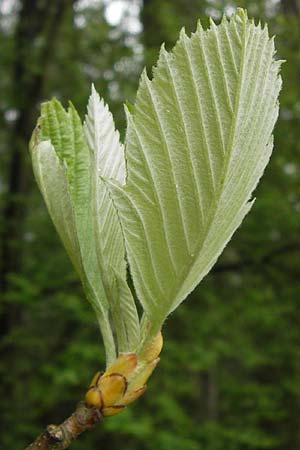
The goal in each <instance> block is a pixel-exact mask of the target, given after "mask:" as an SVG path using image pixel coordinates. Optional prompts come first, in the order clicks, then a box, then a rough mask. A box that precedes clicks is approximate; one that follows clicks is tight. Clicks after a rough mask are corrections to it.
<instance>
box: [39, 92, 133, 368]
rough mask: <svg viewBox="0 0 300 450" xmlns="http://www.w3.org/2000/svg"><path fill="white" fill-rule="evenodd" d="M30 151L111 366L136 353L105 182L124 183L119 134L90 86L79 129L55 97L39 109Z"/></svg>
mask: <svg viewBox="0 0 300 450" xmlns="http://www.w3.org/2000/svg"><path fill="white" fill-rule="evenodd" d="M31 148H32V155H33V165H34V170H35V173H36V177H37V180H38V183H39V186H40V189H41V192H42V194H43V196H44V198H45V201H46V204H47V207H48V210H49V213H50V215H51V217H52V220H53V222H54V224H55V226H56V228H57V230H58V233H59V234H60V236H61V238H62V241H63V243H64V245H65V247H66V249H67V252H68V254H69V255H70V257H71V260H72V262H73V264H74V265H75V267H76V269H77V271H78V273H79V275H80V277H81V281H82V284H83V287H84V290H85V293H86V295H87V298H88V299H89V300H90V302H91V304H92V305H93V307H94V309H95V311H96V314H97V317H98V320H99V324H100V328H101V331H102V333H103V334H104V340H105V345H106V352H107V364H110V363H111V362H112V361H113V360H114V358H115V356H116V350H117V351H118V352H120V351H123V352H128V351H133V350H134V349H135V348H136V347H137V345H138V340H139V318H138V314H137V311H136V306H135V302H134V299H133V297H132V294H131V292H130V289H129V288H128V286H127V283H126V274H127V268H126V261H125V246H124V239H123V235H122V230H121V225H120V222H119V219H118V215H117V211H116V209H115V206H114V205H113V202H112V198H111V195H110V193H109V190H108V188H107V184H106V183H105V181H104V179H103V178H102V177H104V176H105V177H107V178H113V179H114V180H115V181H116V182H120V183H124V182H125V159H124V150H123V147H122V145H121V144H120V142H119V134H118V133H117V132H116V131H115V128H114V122H113V119H112V116H111V114H110V112H109V111H108V108H107V106H105V105H104V103H103V101H102V100H100V98H99V95H98V94H97V93H96V91H95V89H94V88H92V94H91V97H90V100H89V104H88V114H87V116H86V121H85V124H84V127H83V126H82V123H81V120H80V118H79V116H78V114H77V112H76V110H75V108H74V107H73V105H72V104H70V106H69V109H68V110H67V111H65V110H64V108H63V107H62V105H61V104H60V103H59V102H58V101H57V100H55V99H54V100H52V101H51V102H46V103H45V104H43V105H42V115H41V118H40V119H39V121H38V129H37V130H36V132H35V133H34V136H33V139H32V146H31ZM125 286H126V287H125ZM114 336H115V338H116V343H115V342H114ZM115 344H117V347H118V348H117V349H116V348H115V347H116V345H115Z"/></svg>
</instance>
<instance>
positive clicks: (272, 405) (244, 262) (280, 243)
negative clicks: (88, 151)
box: [0, 0, 300, 450]
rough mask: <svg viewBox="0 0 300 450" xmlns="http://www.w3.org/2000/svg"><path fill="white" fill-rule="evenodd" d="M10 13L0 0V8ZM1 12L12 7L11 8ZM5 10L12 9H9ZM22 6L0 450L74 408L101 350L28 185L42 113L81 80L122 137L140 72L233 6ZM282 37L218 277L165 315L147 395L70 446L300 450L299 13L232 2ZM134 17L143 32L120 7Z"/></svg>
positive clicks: (9, 152) (12, 81)
mask: <svg viewBox="0 0 300 450" xmlns="http://www.w3.org/2000/svg"><path fill="white" fill-rule="evenodd" d="M4 3H5V2H4ZM6 3H9V2H6ZM11 3H12V4H14V2H11ZM111 3H116V2H114V1H106V2H100V1H99V2H97V1H95V2H82V1H70V0H53V1H51V2H47V1H46V0H36V1H34V2H33V1H32V0H30V1H29V0H20V1H19V2H15V7H14V8H12V10H11V11H9V13H5V8H4V7H2V10H1V11H2V12H1V17H0V61H1V67H0V91H1V98H0V158H1V166H0V193H1V204H0V206H1V222H0V232H1V243H0V246H1V257H2V260H1V267H0V278H1V302H0V334H1V341H0V353H1V356H0V377H1V385H0V402H1V408H0V411H1V413H0V415H1V417H0V448H7V449H8V448H9V449H12V450H17V449H19V448H24V447H25V446H26V444H28V443H29V442H30V440H31V439H32V438H33V437H34V435H36V434H37V433H38V432H39V431H40V430H42V428H43V427H44V426H45V425H46V424H48V423H51V422H59V421H61V420H63V419H64V418H65V417H66V416H67V415H68V414H69V413H70V412H71V411H72V410H73V407H74V403H76V401H77V400H79V399H80V398H81V397H82V396H83V395H84V391H85V387H86V385H87V384H88V383H89V381H90V378H91V376H92V375H93V374H94V372H95V371H96V370H99V369H101V368H102V367H103V364H104V352H103V347H102V343H101V338H100V335H99V332H98V327H97V324H96V321H95V318H94V316H93V313H92V311H91V309H90V308H89V305H88V304H87V302H85V301H84V299H83V295H82V291H81V289H80V285H79V282H78V280H77V278H76V276H75V273H74V272H73V270H72V268H71V265H70V263H69V261H68V259H67V256H66V255H65V252H64V250H63V248H62V246H61V244H60V242H59V240H58V237H57V235H56V233H55V231H54V228H53V226H52V224H51V222H50V219H49V217H48V215H47V213H46V208H45V206H44V204H43V202H42V198H41V196H40V194H39V192H38V189H37V187H36V185H35V183H34V181H33V176H32V171H31V167H30V160H29V155H28V154H27V142H28V140H29V136H30V134H31V131H32V128H33V125H34V123H35V120H36V118H37V116H38V108H39V103H40V102H41V101H42V100H44V99H47V98H49V97H51V96H52V95H56V96H57V97H58V98H59V99H61V100H62V101H66V100H68V99H69V98H72V100H73V102H74V104H75V105H76V107H77V108H78V109H79V111H80V112H81V114H82V115H83V113H84V109H85V106H86V103H87V98H88V95H89V90H90V83H91V81H94V82H95V85H96V88H97V89H98V90H99V92H101V94H102V95H103V97H104V98H105V100H106V101H107V102H109V104H110V105H111V109H112V112H113V113H114V115H115V117H116V122H117V126H118V127H119V128H120V129H122V130H123V132H124V125H125V118H124V113H123V108H122V102H124V101H125V100H129V101H133V100H134V95H135V90H136V87H137V83H138V78H139V74H140V72H141V69H142V67H143V65H144V64H146V65H147V67H150V66H151V65H152V64H153V63H154V62H155V60H156V58H157V54H158V48H159V45H160V44H161V42H163V41H165V42H166V46H167V47H168V48H170V46H172V45H173V44H174V43H175V40H176V39H177V36H178V32H179V30H180V28H181V27H182V26H183V25H185V26H186V29H187V30H188V31H190V30H193V29H194V28H195V24H196V19H197V18H198V17H201V18H202V19H203V22H204V23H206V21H207V16H208V14H211V15H213V16H214V17H215V18H216V20H218V19H219V17H220V14H221V12H223V11H224V10H225V11H226V12H227V13H230V11H232V9H233V8H234V7H235V6H237V5H236V4H235V2H234V1H230V2H229V1H226V0H223V1H221V0H220V1H219V0H215V1H200V0H144V2H140V1H135V0H132V1H127V2H126V1H124V3H125V4H126V5H127V12H128V11H129V13H127V14H126V13H125V14H124V15H123V18H122V20H121V22H120V23H119V24H118V25H116V26H112V25H111V24H110V23H109V22H108V20H107V15H106V14H105V8H107V7H110V4H111ZM238 6H242V7H246V8H247V9H248V11H249V15H250V16H254V17H259V18H261V19H262V20H267V21H268V23H269V27H270V31H271V33H273V34H276V35H277V48H278V56H279V58H284V59H286V60H287V63H286V64H284V66H283V69H282V76H283V81H284V88H283V91H282V94H281V114H280V118H279V122H278V124H277V126H276V129H275V148H274V154H273V157H272V159H271V163H270V165H269V167H268V169H267V171H266V173H265V176H264V178H263V181H262V183H261V184H260V186H259V188H258V189H257V191H256V194H255V195H256V197H257V202H256V204H255V206H254V208H253V210H252V212H251V214H250V215H249V216H247V218H246V220H245V222H244V224H243V226H242V227H241V229H240V230H238V232H237V233H236V235H235V236H234V238H233V240H232V241H231V243H230V245H229V246H228V248H227V249H226V251H225V253H224V254H223V256H222V258H221V259H220V260H219V261H218V263H217V265H216V266H215V268H214V270H213V272H212V273H211V274H210V275H209V276H208V277H207V278H206V279H205V280H204V282H203V283H202V284H201V285H200V286H199V287H198V288H197V289H196V290H195V291H194V292H193V294H192V295H191V298H190V299H188V300H187V302H185V303H184V304H183V305H182V306H181V307H180V308H179V309H178V310H177V311H176V312H175V313H174V314H173V315H172V316H171V317H170V318H169V319H168V321H167V323H166V326H165V329H164V336H165V347H164V351H163V353H162V358H161V362H160V364H159V366H158V368H157V369H156V371H155V374H154V375H153V377H152V379H151V380H150V383H149V390H148V393H147V394H145V396H144V397H143V398H141V399H140V400H139V401H137V402H136V403H135V404H134V405H132V406H131V407H130V408H128V409H127V410H126V411H125V412H123V413H122V414H120V415H119V416H116V417H113V418H111V419H108V420H106V421H104V422H103V423H102V424H101V425H99V426H98V427H97V429H95V430H93V431H92V432H90V433H86V434H85V435H84V436H82V437H81V438H80V439H78V441H77V442H76V443H75V444H74V445H73V448H74V450H76V449H77V450H83V449H91V450H92V449H95V450H96V449H100V448H107V449H110V450H114V449H117V448H122V449H123V450H126V449H130V450H134V449H145V450H154V449H157V448H158V449H160V450H169V449H170V450H171V449H172V450H194V449H195V450H196V449H199V450H202V449H203V450H204V449H205V450H224V449H228V450H263V449H270V450H298V449H300V419H299V417H300V332H299V325H300V308H299V306H300V305H299V287H300V265H299V261H300V258H299V256H300V217H299V214H300V183H299V176H300V127H299V120H300V7H299V2H298V1H297V0H281V2H269V1H265V0H259V1H251V0H245V1H241V2H239V4H238ZM134 8H137V9H139V10H140V30H139V29H138V28H136V29H135V30H134V32H133V31H130V30H132V27H131V25H132V19H130V17H129V16H130V11H131V14H132V11H133V9H134Z"/></svg>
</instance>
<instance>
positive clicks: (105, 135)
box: [84, 86, 139, 351]
mask: <svg viewBox="0 0 300 450" xmlns="http://www.w3.org/2000/svg"><path fill="white" fill-rule="evenodd" d="M84 132H85V136H86V139H87V142H88V143H89V146H90V149H91V167H92V172H93V182H92V185H93V186H95V192H94V197H93V202H94V205H95V211H94V215H93V217H96V218H97V221H96V223H95V229H96V234H97V238H96V245H97V250H98V259H100V264H101V266H102V272H103V274H104V284H105V286H106V288H107V289H108V291H109V294H108V298H109V299H110V301H111V314H112V319H113V322H114V325H115V332H116V335H117V339H118V350H119V351H132V350H133V349H135V347H136V346H137V344H138V339H139V318H138V314H137V311H136V306H135V302H134V299H133V297H132V294H131V291H130V289H129V288H128V286H127V283H126V261H125V246H124V238H123V234H122V230H121V224H120V222H119V218H118V215H117V211H116V208H115V206H114V204H113V202H112V199H111V195H110V193H109V190H108V188H107V185H106V183H105V181H104V178H105V179H113V180H114V181H116V182H118V183H120V184H124V183H125V174H126V173H125V158H124V149H123V146H122V144H121V143H120V137H119V133H118V132H117V131H115V125H114V121H113V118H112V115H111V113H110V112H109V110H108V107H107V105H105V104H104V101H103V100H102V99H100V97H99V94H98V93H97V92H96V90H95V88H94V86H92V92H91V96H90V99H89V102H88V114H87V115H86V118H85V123H84ZM116 285H117V286H116ZM120 286H121V287H122V288H120ZM125 286H126V287H125ZM127 317H128V319H129V320H126V318H127Z"/></svg>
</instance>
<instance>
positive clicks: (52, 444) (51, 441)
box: [25, 402, 102, 450]
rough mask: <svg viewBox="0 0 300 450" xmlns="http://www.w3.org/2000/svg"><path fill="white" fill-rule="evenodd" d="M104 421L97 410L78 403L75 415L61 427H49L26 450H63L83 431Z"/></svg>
mask: <svg viewBox="0 0 300 450" xmlns="http://www.w3.org/2000/svg"><path fill="white" fill-rule="evenodd" d="M101 419H102V416H101V413H100V411H99V410H98V409H97V408H94V407H92V408H91V407H88V406H87V405H86V404H85V403H84V402H80V403H78V405H77V407H76V410H75V411H74V413H73V414H72V415H71V416H70V417H68V418H67V419H66V420H65V421H64V422H63V423H62V424H61V425H48V427H47V429H46V430H45V431H44V432H43V433H42V434H40V435H39V436H38V437H37V438H36V440H35V441H34V442H33V443H32V444H30V445H29V446H28V447H27V448H26V449H25V450H62V449H65V448H68V447H69V446H70V444H71V443H72V441H73V440H74V439H76V438H77V436H78V435H79V434H81V433H82V432H83V431H86V430H89V429H91V428H93V427H94V426H95V424H96V423H97V422H99V420H101Z"/></svg>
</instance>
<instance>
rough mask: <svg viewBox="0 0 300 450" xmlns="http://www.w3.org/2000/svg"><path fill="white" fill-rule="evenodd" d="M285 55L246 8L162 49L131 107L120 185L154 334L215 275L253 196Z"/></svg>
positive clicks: (118, 198) (134, 269)
mask: <svg viewBox="0 0 300 450" xmlns="http://www.w3.org/2000/svg"><path fill="white" fill-rule="evenodd" d="M279 67H280V61H275V60H274V43H273V39H270V38H269V36H268V31H267V28H266V27H265V28H262V27H261V26H260V25H255V24H254V23H253V22H252V21H249V20H248V19H247V16H246V13H245V12H244V11H243V10H238V12H237V13H236V14H234V15H233V16H232V17H231V20H230V21H227V19H225V18H224V19H223V21H222V23H221V24H220V25H219V26H218V27H217V26H216V25H215V24H214V23H213V22H211V26H210V29H208V30H206V31H204V30H203V29H202V27H201V25H200V24H199V26H198V29H197V31H196V32H195V33H194V34H192V36H191V37H190V38H189V37H188V36H187V35H186V34H185V32H184V31H182V33H181V35H180V39H179V41H178V42H177V44H176V46H175V47H174V49H173V51H172V52H171V53H167V52H166V50H165V49H164V47H162V49H161V52H160V56H159V61H158V64H157V67H156V68H155V69H154V74H153V79H152V80H151V81H150V80H149V79H148V77H147V74H146V73H145V72H144V73H143V75H142V78H141V82H140V86H139V89H138V93H137V98H136V102H135V107H134V109H131V111H127V118H128V129H127V135H126V160H127V170H128V175H127V183H126V185H125V186H124V187H123V186H120V185H118V184H117V183H113V184H112V186H111V189H112V193H113V196H114V200H115V202H116V205H117V208H118V211H119V216H120V219H121V223H122V227H123V232H124V236H125V242H126V250H127V254H128V260H129V264H130V268H131V273H132V277H133V281H134V285H135V288H136V291H137V295H138V298H139V300H140V301H141V303H142V305H143V308H144V310H145V311H146V315H147V316H148V318H149V320H150V322H151V324H152V330H151V331H150V333H152V335H154V334H155V333H156V332H157V330H158V329H159V328H160V327H161V325H162V322H163V321H164V319H165V317H166V316H167V315H168V314H169V313H170V312H171V311H172V310H174V309H175V308H176V307H177V306H178V305H179V303H180V302H182V301H183V300H184V299H185V298H186V296H187V295H188V294H189V292H190V291H191V290H192V289H194V288H195V286H196V285H197V284H198V283H199V282H200V281H201V279H202V278H203V277H204V276H205V275H206V274H207V273H208V271H209V270H210V269H211V267H212V266H213V264H214V263H215V262H216V259H217V258H218V256H219V255H220V253H221V252H222V250H223V248H224V247H225V245H226V244H227V242H228V241H229V239H230V238H231V236H232V234H233V233H234V231H235V230H236V228H237V227H238V226H239V225H240V223H241V221H242V220H243V218H244V216H245V215H246V214H247V212H248V211H249V210H250V208H251V206H252V204H253V201H251V200H250V199H251V194H252V192H253V190H254V188H255V187H256V185H257V183H258V180H259V179H260V177H261V175H262V174H263V171H264V169H265V166H266V164H267V162H268V160H269V158H270V155H271V151H272V147H273V144H272V136H271V133H272V130H273V127H274V124H275V121H276V119H277V115H278V100H277V97H278V93H279V91H280V87H281V79H280V77H279V76H278V71H279Z"/></svg>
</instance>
